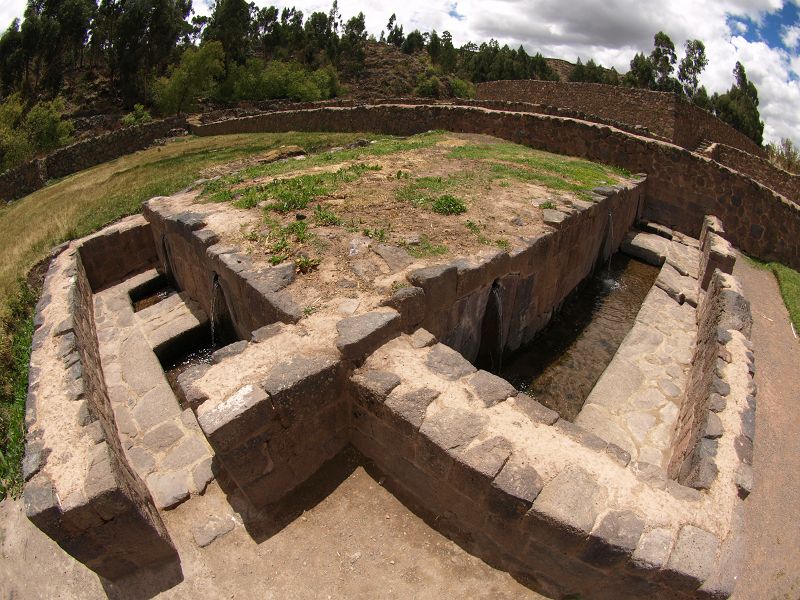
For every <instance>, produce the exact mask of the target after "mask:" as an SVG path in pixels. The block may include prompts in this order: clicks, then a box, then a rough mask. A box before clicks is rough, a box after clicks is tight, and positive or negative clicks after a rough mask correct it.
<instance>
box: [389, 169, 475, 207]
mask: <svg viewBox="0 0 800 600" xmlns="http://www.w3.org/2000/svg"><path fill="white" fill-rule="evenodd" d="M474 178H475V174H474V173H473V172H468V171H463V172H461V173H453V174H452V175H448V176H447V177H417V178H415V179H413V180H411V181H410V182H409V183H407V184H406V185H404V186H403V187H401V188H400V189H399V190H398V191H397V198H398V199H400V200H403V201H405V202H410V203H411V204H412V205H414V206H418V207H428V208H430V209H431V210H434V211H436V212H439V211H438V210H436V208H435V205H436V206H438V207H439V208H440V209H441V210H447V206H448V204H449V205H451V206H454V207H455V206H456V205H457V204H458V202H454V201H460V202H461V203H462V204H463V203H464V201H463V200H460V199H459V198H457V197H455V196H453V195H452V194H450V193H447V192H453V191H455V190H458V189H459V188H462V187H463V186H465V185H466V184H467V183H471V182H472V181H473V180H474ZM443 198H444V199H443ZM437 203H438V204H437ZM465 211H466V204H465V205H464V210H460V211H458V212H453V213H448V212H442V213H440V214H460V213H463V212H465Z"/></svg>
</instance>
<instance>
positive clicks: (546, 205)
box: [539, 200, 556, 210]
mask: <svg viewBox="0 0 800 600" xmlns="http://www.w3.org/2000/svg"><path fill="white" fill-rule="evenodd" d="M555 207H556V203H555V202H553V201H552V200H547V201H545V202H542V203H541V204H540V205H539V208H541V209H542V210H546V209H551V210H552V209H554V208H555Z"/></svg>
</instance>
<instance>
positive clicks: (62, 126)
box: [0, 94, 72, 170]
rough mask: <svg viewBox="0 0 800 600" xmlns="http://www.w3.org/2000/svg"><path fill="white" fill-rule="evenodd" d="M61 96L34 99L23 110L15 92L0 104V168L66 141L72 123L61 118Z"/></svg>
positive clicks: (62, 102)
mask: <svg viewBox="0 0 800 600" xmlns="http://www.w3.org/2000/svg"><path fill="white" fill-rule="evenodd" d="M63 112H64V101H63V100H62V99H61V98H56V99H55V100H50V101H47V102H37V103H36V104H34V105H33V107H32V108H31V109H30V110H29V111H28V112H27V113H26V112H25V106H24V105H23V103H22V99H21V97H20V96H19V94H12V95H11V96H9V97H8V98H6V100H5V101H4V102H3V103H2V104H0V170H5V169H9V168H11V167H13V166H16V165H18V164H19V163H21V162H23V161H25V160H28V159H30V158H33V156H35V155H36V154H43V153H46V152H52V151H53V150H55V149H56V148H60V147H61V146H63V145H65V144H67V143H68V142H69V141H70V136H71V135H72V123H70V122H69V121H64V120H63V119H62V118H61V115H62V114H63Z"/></svg>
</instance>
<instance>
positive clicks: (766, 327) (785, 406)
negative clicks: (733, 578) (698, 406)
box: [734, 257, 800, 600]
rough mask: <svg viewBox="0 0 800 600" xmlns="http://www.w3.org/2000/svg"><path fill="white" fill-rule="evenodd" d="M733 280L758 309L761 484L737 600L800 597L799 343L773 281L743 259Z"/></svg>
mask: <svg viewBox="0 0 800 600" xmlns="http://www.w3.org/2000/svg"><path fill="white" fill-rule="evenodd" d="M734 275H736V277H738V278H739V280H740V281H741V283H742V286H743V287H744V293H745V296H746V297H747V298H748V299H749V300H750V303H751V305H752V309H753V336H752V338H753V343H754V345H755V355H756V384H757V385H758V396H757V404H756V439H755V449H754V450H755V451H754V457H753V468H754V471H755V487H754V489H753V493H752V494H751V495H750V497H749V498H748V499H747V500H746V502H745V519H746V541H745V544H746V545H745V548H746V550H745V557H746V560H745V567H744V572H743V573H742V576H741V578H740V581H739V584H738V585H737V588H736V594H735V597H736V598H737V599H739V600H750V599H753V598H764V599H770V600H771V599H778V598H779V599H783V598H786V599H791V600H795V599H797V598H800V412H798V409H800V406H798V403H799V402H800V379H798V375H800V341H798V340H797V339H795V337H794V335H793V334H792V330H791V327H790V326H789V323H790V321H789V314H788V312H787V311H786V307H785V306H784V304H783V301H782V299H781V296H780V292H779V291H778V285H777V283H776V281H775V277H774V276H773V275H772V273H770V272H769V271H766V270H763V269H759V268H757V267H755V266H753V265H752V263H750V262H749V261H748V260H747V259H746V258H744V257H740V258H739V259H738V260H737V262H736V267H735V268H734Z"/></svg>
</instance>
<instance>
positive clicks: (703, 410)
mask: <svg viewBox="0 0 800 600" xmlns="http://www.w3.org/2000/svg"><path fill="white" fill-rule="evenodd" d="M714 225H718V223H715V221H714V220H709V221H708V222H707V226H706V227H705V228H704V231H703V255H704V257H707V256H708V248H709V247H710V246H712V245H713V244H715V238H719V237H720V236H719V235H718V234H717V233H715V232H714V231H709V229H711V228H712V227H714ZM719 266H723V267H727V268H728V269H729V271H730V270H732V268H733V263H730V264H729V265H719V263H716V262H714V261H709V260H704V265H703V267H702V271H705V272H712V273H713V275H712V276H710V277H708V276H706V275H704V274H703V273H702V272H701V277H702V278H703V279H704V280H705V279H707V280H709V284H708V291H707V293H706V295H705V297H704V298H703V300H702V302H701V303H700V306H699V307H698V311H697V323H698V331H697V343H696V346H695V351H694V356H693V358H692V367H691V369H690V371H689V375H688V380H687V383H686V388H685V393H684V396H683V400H682V403H681V411H680V414H679V415H678V420H677V421H676V424H675V430H674V432H673V436H672V443H671V447H672V456H671V458H670V461H669V474H670V476H671V477H673V478H675V479H677V480H678V481H679V482H681V483H683V484H685V485H690V486H692V487H695V488H697V489H708V488H709V487H710V486H711V484H712V483H713V481H714V479H715V478H716V476H717V473H718V468H717V465H716V461H715V456H716V445H717V438H719V437H720V436H722V435H723V433H724V431H725V429H724V425H723V422H722V421H721V420H720V417H719V416H718V415H717V413H720V412H721V411H723V410H724V409H725V407H726V404H727V400H726V398H727V397H728V396H729V395H730V394H731V383H730V382H729V381H728V375H727V373H728V369H727V365H728V364H729V363H731V362H733V361H732V358H731V357H732V355H731V353H730V352H729V351H727V350H726V349H725V345H726V344H727V343H728V342H729V341H730V339H731V335H732V332H736V333H737V334H741V335H743V336H744V338H746V339H749V338H750V328H751V326H752V316H751V314H750V303H749V302H748V301H747V300H746V299H745V298H744V296H743V294H742V291H741V287H740V286H739V284H738V282H737V281H736V279H735V278H733V276H731V275H729V274H727V273H724V272H723V271H721V270H720V268H719ZM747 360H748V363H747V364H746V365H745V366H744V367H743V368H741V369H739V370H740V371H743V372H745V373H749V374H750V376H751V378H752V365H753V363H752V355H751V356H749V357H748V359H747ZM735 366H736V365H734V368H735ZM751 399H752V401H751ZM748 405H749V407H748V410H749V411H752V410H755V398H754V396H753V395H749V396H748ZM746 418H748V417H743V419H746ZM749 443H750V445H751V446H750V447H751V448H752V435H751V436H750V439H749ZM740 458H742V457H741V455H740ZM743 462H745V464H750V460H749V459H748V460H746V461H744V460H743Z"/></svg>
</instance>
